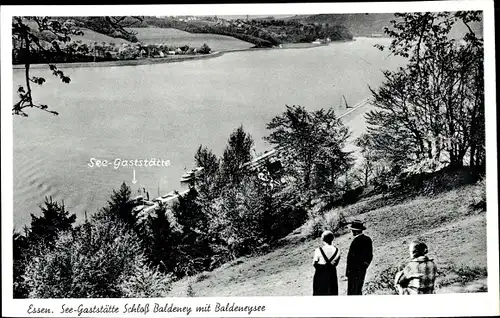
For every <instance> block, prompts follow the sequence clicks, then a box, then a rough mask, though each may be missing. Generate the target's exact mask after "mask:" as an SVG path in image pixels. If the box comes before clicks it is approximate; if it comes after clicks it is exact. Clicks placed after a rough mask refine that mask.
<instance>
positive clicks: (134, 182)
mask: <svg viewBox="0 0 500 318" xmlns="http://www.w3.org/2000/svg"><path fill="white" fill-rule="evenodd" d="M132 183H133V184H136V183H137V180H135V169H134V178H133V179H132Z"/></svg>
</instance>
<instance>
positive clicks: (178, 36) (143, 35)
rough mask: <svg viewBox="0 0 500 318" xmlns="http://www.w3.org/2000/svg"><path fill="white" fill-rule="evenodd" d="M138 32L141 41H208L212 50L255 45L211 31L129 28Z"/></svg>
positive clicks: (191, 43) (193, 43)
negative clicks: (192, 31) (195, 31)
mask: <svg viewBox="0 0 500 318" xmlns="http://www.w3.org/2000/svg"><path fill="white" fill-rule="evenodd" d="M129 30H131V31H134V32H137V35H136V37H137V39H138V40H139V41H140V42H144V43H149V44H159V43H166V44H168V45H179V46H182V45H189V46H190V47H195V48H199V47H201V46H202V45H203V44H204V43H206V44H207V45H208V46H209V47H210V48H211V49H212V51H214V52H216V51H227V50H244V49H248V48H251V47H253V46H254V45H253V44H252V43H248V42H245V41H241V40H238V39H236V38H233V37H230V36H225V35H218V34H211V33H189V32H185V31H181V30H177V29H173V28H129Z"/></svg>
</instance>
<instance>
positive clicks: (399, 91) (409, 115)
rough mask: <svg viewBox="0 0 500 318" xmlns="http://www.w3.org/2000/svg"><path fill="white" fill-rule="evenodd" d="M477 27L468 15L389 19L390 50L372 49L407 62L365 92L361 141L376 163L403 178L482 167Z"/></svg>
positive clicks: (481, 50)
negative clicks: (369, 102) (368, 97)
mask: <svg viewBox="0 0 500 318" xmlns="http://www.w3.org/2000/svg"><path fill="white" fill-rule="evenodd" d="M480 21H481V12H474V11H467V12H455V13H450V12H441V13H432V12H426V13H404V14H403V13H401V14H396V19H395V20H393V21H391V23H392V28H390V29H389V28H386V34H387V35H389V36H390V37H391V38H392V41H391V43H390V45H389V46H388V47H387V48H386V47H383V46H380V45H379V46H377V47H378V48H379V49H381V50H385V49H388V50H389V51H390V53H391V54H392V55H396V56H401V57H403V58H406V59H407V61H408V62H407V64H406V65H405V66H404V67H401V68H399V69H398V70H396V71H393V72H391V71H386V72H384V77H385V82H384V84H383V85H382V86H381V87H379V88H378V89H376V90H372V93H373V97H374V100H375V105H376V109H375V110H372V111H370V112H369V113H368V115H367V122H368V124H369V125H370V128H369V134H368V136H369V138H370V139H371V144H372V148H373V149H374V150H375V151H376V153H378V156H379V157H384V158H387V159H388V160H390V161H391V162H392V164H393V165H395V166H398V167H399V168H400V169H402V171H404V172H407V173H419V172H428V171H435V170H439V169H441V168H443V167H446V166H451V167H462V166H463V165H469V166H472V167H481V166H484V163H485V147H484V140H485V139H484V134H485V127H484V64H483V61H484V48H483V39H482V37H481V36H480V35H479V32H477V31H474V28H473V25H474V24H476V23H478V22H480ZM460 26H462V29H464V30H465V31H464V32H463V34H462V35H461V36H458V35H456V33H457V32H456V30H457V29H460V28H459V27H460Z"/></svg>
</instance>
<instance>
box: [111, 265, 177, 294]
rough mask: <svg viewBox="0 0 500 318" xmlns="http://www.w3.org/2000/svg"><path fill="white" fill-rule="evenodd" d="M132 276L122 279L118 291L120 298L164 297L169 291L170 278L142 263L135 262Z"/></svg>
mask: <svg viewBox="0 0 500 318" xmlns="http://www.w3.org/2000/svg"><path fill="white" fill-rule="evenodd" d="M134 267H135V270H134V272H133V274H132V275H130V276H128V277H124V280H123V281H122V282H121V283H120V285H119V289H120V291H121V293H122V297H129V298H146V297H165V296H167V294H168V292H169V291H170V289H171V283H172V276H171V275H164V274H163V273H161V272H160V271H159V270H158V269H157V268H155V269H151V268H149V267H148V266H146V265H145V264H144V262H137V263H136V264H135V266H134Z"/></svg>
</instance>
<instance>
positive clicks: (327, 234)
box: [321, 231, 333, 244]
mask: <svg viewBox="0 0 500 318" xmlns="http://www.w3.org/2000/svg"><path fill="white" fill-rule="evenodd" d="M321 239H322V240H323V242H325V243H327V244H332V242H333V233H332V232H331V231H324V232H323V234H321Z"/></svg>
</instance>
